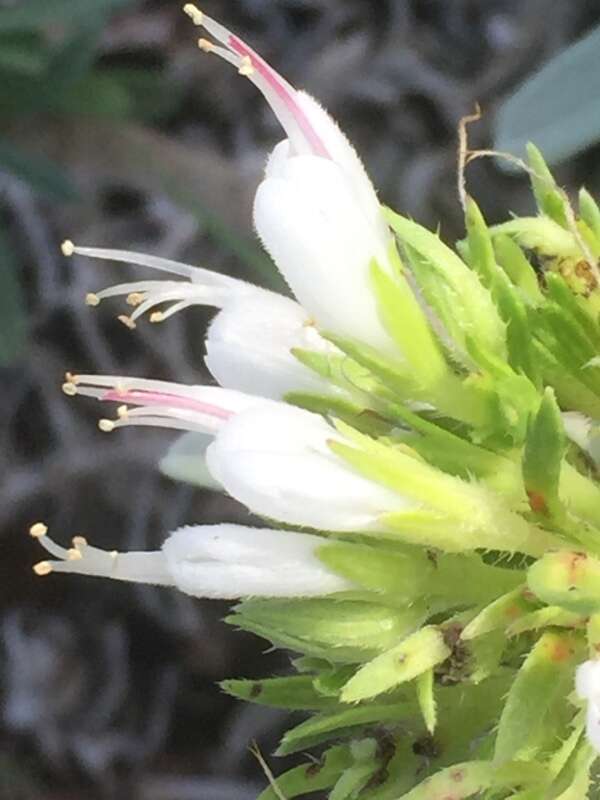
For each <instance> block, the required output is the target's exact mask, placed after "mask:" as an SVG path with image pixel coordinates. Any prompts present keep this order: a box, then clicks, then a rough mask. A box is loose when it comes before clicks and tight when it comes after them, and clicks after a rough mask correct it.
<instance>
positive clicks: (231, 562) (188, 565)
mask: <svg viewBox="0 0 600 800" xmlns="http://www.w3.org/2000/svg"><path fill="white" fill-rule="evenodd" d="M31 534H32V536H34V537H36V538H38V539H39V541H40V543H41V544H42V545H43V546H44V548H45V549H46V550H47V551H48V552H49V553H51V554H52V555H54V556H56V557H57V559H58V560H56V561H41V562H39V563H38V564H36V565H35V567H34V569H35V571H36V572H37V574H38V575H47V574H49V573H50V572H72V573H76V574H79V575H95V576H98V577H104V578H113V579H115V580H122V581H131V582H134V583H149V584H154V585H159V586H175V587H176V588H177V589H179V590H180V591H182V592H185V593H186V594H189V595H192V596H194V597H207V598H222V599H232V598H237V597H249V596H256V597H313V596H320V595H327V594H334V593H336V592H343V591H347V590H349V589H352V588H354V586H353V584H351V583H350V582H349V581H347V580H346V579H345V578H342V577H339V576H338V575H336V574H335V573H333V572H332V571H331V570H329V569H328V568H327V567H326V566H325V565H324V564H322V563H321V561H320V560H319V558H318V557H317V555H316V554H315V551H316V550H318V548H319V547H320V546H321V545H322V544H323V543H324V542H325V540H324V539H322V538H321V537H319V536H314V535H312V534H306V533H294V532H292V531H278V530H270V529H259V528H250V527H246V526H243V525H229V524H222V525H188V526H186V527H183V528H179V529H178V530H176V531H174V532H173V533H172V534H171V535H170V536H169V537H168V539H167V540H166V541H165V543H164V544H163V546H162V549H161V550H156V551H153V552H132V553H118V552H116V551H113V552H108V551H106V550H100V549H99V548H97V547H91V546H90V545H89V544H88V543H87V542H86V541H85V539H83V538H82V537H81V536H76V537H75V538H74V539H73V547H72V548H70V549H68V550H66V549H65V548H63V547H60V546H59V545H57V544H56V543H55V542H53V541H52V539H50V538H49V537H48V536H47V535H46V526H45V525H43V524H41V523H38V524H36V525H34V526H33V527H32V528H31Z"/></svg>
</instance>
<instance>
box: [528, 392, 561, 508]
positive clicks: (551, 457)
mask: <svg viewBox="0 0 600 800" xmlns="http://www.w3.org/2000/svg"><path fill="white" fill-rule="evenodd" d="M566 446H567V443H566V436H565V429H564V424H563V421H562V417H561V413H560V409H559V407H558V403H557V402H556V398H555V396H554V392H553V391H552V389H551V388H550V387H547V388H546V390H545V392H544V394H543V397H542V399H541V401H540V405H539V408H538V410H537V412H536V414H535V415H534V416H533V418H532V419H531V421H530V424H529V429H528V431H527V438H526V439H525V447H524V449H523V482H524V484H525V491H526V492H527V496H528V497H529V504H530V506H531V508H532V510H533V511H534V512H535V513H537V514H540V515H542V516H551V517H553V516H555V515H557V514H561V513H562V504H561V502H560V499H559V485H560V476H561V469H562V461H563V458H564V455H565V452H566Z"/></svg>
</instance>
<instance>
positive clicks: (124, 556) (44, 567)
mask: <svg viewBox="0 0 600 800" xmlns="http://www.w3.org/2000/svg"><path fill="white" fill-rule="evenodd" d="M39 541H40V543H41V544H42V545H43V546H44V547H45V549H46V550H48V551H49V552H50V553H52V554H53V555H55V556H56V557H57V559H58V560H56V561H40V562H39V563H37V564H36V565H35V566H34V567H33V570H34V572H35V573H36V575H49V574H50V573H51V572H74V573H78V574H80V575H98V576H101V577H107V578H116V579H118V580H124V581H136V582H141V583H155V584H161V585H164V586H171V585H172V584H173V581H172V579H171V577H170V574H169V572H168V570H167V567H166V563H165V558H164V556H163V554H162V552H161V551H158V552H150V553H119V552H117V551H116V550H112V551H110V552H107V551H106V550H101V549H100V548H98V547H91V546H90V545H88V544H87V542H86V541H85V539H83V537H81V536H75V537H74V538H73V544H74V547H71V548H69V549H68V550H67V549H65V548H64V547H61V546H60V545H58V544H56V542H53V541H52V539H49V538H48V537H47V536H45V535H44V536H43V537H41V538H40V540H39Z"/></svg>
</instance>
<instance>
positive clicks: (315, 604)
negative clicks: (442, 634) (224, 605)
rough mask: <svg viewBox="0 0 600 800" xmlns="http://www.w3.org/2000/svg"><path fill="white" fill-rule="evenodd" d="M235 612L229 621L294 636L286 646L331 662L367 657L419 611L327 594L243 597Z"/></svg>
mask: <svg viewBox="0 0 600 800" xmlns="http://www.w3.org/2000/svg"><path fill="white" fill-rule="evenodd" d="M235 612H236V614H235V616H234V617H233V619H232V620H231V621H232V622H233V623H234V624H236V625H238V626H239V627H242V628H244V629H250V630H252V629H253V628H252V627H250V626H260V628H261V629H262V630H263V631H264V632H266V633H267V635H268V638H270V639H271V640H272V641H275V642H280V643H283V644H284V645H285V646H289V645H287V644H286V642H288V641H290V640H294V643H295V645H296V646H295V647H291V649H295V650H300V651H301V652H302V651H306V652H307V653H311V650H312V653H311V654H312V655H317V656H321V655H322V656H324V657H325V658H331V659H332V660H334V661H336V662H339V661H340V660H343V659H344V658H345V659H346V660H347V661H348V662H357V661H365V660H368V659H370V658H372V656H373V655H374V654H375V653H378V652H381V651H382V650H386V649H387V648H389V647H391V646H392V645H393V644H394V643H395V642H397V641H398V640H399V639H401V638H403V637H404V636H406V635H407V634H408V633H410V632H411V631H413V630H414V629H415V627H417V626H418V624H419V623H420V621H421V618H422V614H423V610H422V609H421V608H417V607H416V606H411V607H404V608H390V607H387V606H385V605H381V604H379V603H377V602H370V603H368V602H363V601H354V600H340V599H328V598H303V599H298V600H275V599H273V600H245V601H244V602H242V603H239V604H238V605H237V606H236V607H235ZM336 655H337V657H336Z"/></svg>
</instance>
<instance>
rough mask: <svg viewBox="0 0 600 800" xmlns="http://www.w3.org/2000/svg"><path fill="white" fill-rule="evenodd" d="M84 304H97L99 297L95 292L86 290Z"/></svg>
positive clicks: (98, 303)
mask: <svg viewBox="0 0 600 800" xmlns="http://www.w3.org/2000/svg"><path fill="white" fill-rule="evenodd" d="M85 304H86V306H99V305H100V298H99V297H98V295H97V294H95V292H88V293H87V294H86V296H85Z"/></svg>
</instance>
